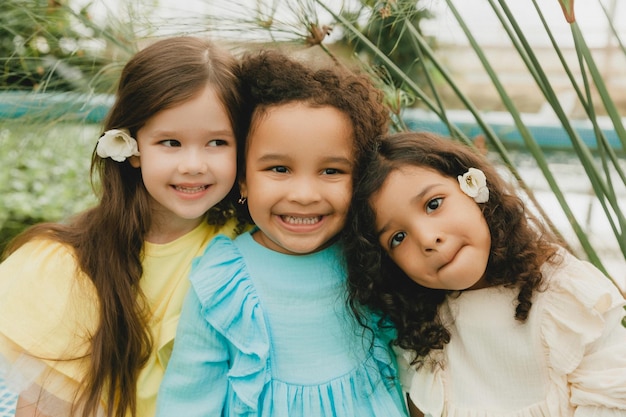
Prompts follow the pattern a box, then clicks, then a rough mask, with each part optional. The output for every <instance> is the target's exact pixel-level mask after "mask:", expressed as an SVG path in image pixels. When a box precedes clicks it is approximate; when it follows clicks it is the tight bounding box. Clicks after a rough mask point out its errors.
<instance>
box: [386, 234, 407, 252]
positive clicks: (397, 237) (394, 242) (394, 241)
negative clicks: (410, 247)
mask: <svg viewBox="0 0 626 417" xmlns="http://www.w3.org/2000/svg"><path fill="white" fill-rule="evenodd" d="M405 237H406V233H405V232H398V233H396V234H394V235H393V236H391V240H390V241H389V248H390V249H393V248H396V247H398V245H400V243H402V241H403V240H404V238H405Z"/></svg>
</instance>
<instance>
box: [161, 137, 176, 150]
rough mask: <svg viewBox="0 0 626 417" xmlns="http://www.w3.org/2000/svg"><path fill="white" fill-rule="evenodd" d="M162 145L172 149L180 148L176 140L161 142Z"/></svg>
mask: <svg viewBox="0 0 626 417" xmlns="http://www.w3.org/2000/svg"><path fill="white" fill-rule="evenodd" d="M161 144H162V145H164V146H167V147H170V148H174V147H178V146H180V142H179V141H177V140H176V139H165V140H162V141H161Z"/></svg>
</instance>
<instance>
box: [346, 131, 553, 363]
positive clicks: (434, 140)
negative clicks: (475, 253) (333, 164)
mask: <svg viewBox="0 0 626 417" xmlns="http://www.w3.org/2000/svg"><path fill="white" fill-rule="evenodd" d="M403 166H418V167H426V168H429V169H434V170H436V171H437V172H439V173H441V174H442V175H445V176H448V177H452V178H457V176H459V175H463V173H465V172H466V171H467V170H468V169H469V168H470V167H473V168H477V169H480V170H482V171H483V172H484V173H485V175H486V177H487V184H488V187H489V201H487V202H486V203H482V204H480V207H481V210H482V213H483V215H484V216H485V219H486V221H487V224H488V227H489V231H490V233H491V251H490V255H489V259H488V262H487V267H486V280H487V282H488V283H489V284H490V285H503V286H507V287H514V288H517V289H518V290H519V292H518V296H517V306H516V311H515V318H516V319H517V320H519V321H522V322H523V321H525V320H526V319H527V318H528V314H529V311H530V308H531V306H532V298H533V294H534V292H535V291H538V290H541V288H542V284H543V281H542V274H541V270H540V268H541V266H542V265H543V264H544V263H545V262H546V261H549V260H552V259H554V258H555V254H556V251H557V246H556V245H555V243H557V240H556V238H555V237H554V236H553V235H552V234H550V233H549V232H548V230H547V229H546V228H545V227H544V226H543V225H542V224H541V223H540V222H539V221H538V220H537V219H536V218H535V217H533V216H532V215H531V213H529V212H528V211H527V210H526V209H525V207H524V204H523V202H522V201H521V199H520V198H519V197H518V196H517V195H516V193H515V190H514V188H513V187H512V186H511V185H510V184H508V183H507V182H505V181H504V180H503V179H502V178H501V177H500V175H499V174H498V172H497V170H496V168H495V166H493V165H492V164H491V163H490V162H489V161H488V160H487V158H485V157H484V156H483V155H480V154H479V153H478V152H476V151H475V150H474V149H473V148H471V147H469V146H466V145H464V144H462V143H459V142H457V141H454V140H452V139H449V138H445V137H441V136H438V135H435V134H432V133H425V132H419V133H418V132H404V133H396V134H390V135H387V136H384V137H381V138H379V140H378V141H377V143H376V144H375V146H373V147H372V148H371V149H370V151H369V152H368V153H366V155H365V156H364V159H363V161H362V163H361V169H360V172H359V173H357V177H358V178H359V180H358V181H357V183H356V184H355V189H354V195H353V200H352V204H351V208H350V213H349V214H348V224H347V226H346V230H345V231H344V236H343V238H344V241H345V245H344V248H345V253H346V259H347V264H348V284H349V303H350V306H351V308H352V310H353V311H354V313H355V314H356V315H357V317H364V316H365V315H366V313H365V310H364V309H365V308H367V309H373V310H375V311H378V312H380V313H382V316H383V319H385V320H390V321H391V322H392V323H393V325H394V326H395V327H396V329H397V340H396V341H395V343H396V344H397V345H398V346H400V347H401V348H404V349H409V350H412V351H414V352H415V355H416V356H415V360H414V364H420V363H422V361H423V360H424V358H425V356H426V355H428V353H429V352H430V351H431V350H433V349H442V348H443V347H444V345H445V344H446V343H448V342H449V341H450V333H449V331H448V330H447V329H446V327H445V326H444V325H443V323H442V322H441V321H440V319H439V316H438V308H439V306H440V305H441V304H442V303H443V301H444V299H445V298H446V296H447V295H448V294H449V293H450V292H451V291H448V290H440V289H431V288H425V287H423V286H421V285H419V284H417V283H416V282H414V281H413V280H411V279H410V278H409V277H408V276H407V275H406V274H405V273H404V272H403V271H402V270H401V269H400V268H399V267H398V266H397V265H396V264H394V262H393V261H392V260H391V259H390V257H389V256H388V255H387V253H386V252H385V251H384V249H383V248H382V247H381V245H380V244H379V241H378V235H377V232H376V229H375V224H376V222H375V220H376V218H375V213H374V211H373V208H372V206H371V203H370V199H371V197H372V195H373V194H374V193H376V192H377V191H378V190H380V188H381V187H382V186H383V183H384V182H385V179H386V178H387V177H388V175H389V174H390V173H391V172H393V171H394V170H397V169H399V168H401V167H403ZM399 209H401V208H399Z"/></svg>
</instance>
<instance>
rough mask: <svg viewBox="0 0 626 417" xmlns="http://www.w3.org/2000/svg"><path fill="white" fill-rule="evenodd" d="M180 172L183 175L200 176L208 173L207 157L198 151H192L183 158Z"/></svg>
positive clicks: (179, 168) (179, 165)
mask: <svg viewBox="0 0 626 417" xmlns="http://www.w3.org/2000/svg"><path fill="white" fill-rule="evenodd" d="M181 158H182V159H181V161H180V163H179V164H178V170H179V172H180V173H181V174H189V175H198V174H204V173H205V172H207V169H208V163H207V160H206V157H205V156H204V155H203V154H202V152H199V151H197V150H193V149H190V150H188V151H187V152H184V154H183V155H182V156H181Z"/></svg>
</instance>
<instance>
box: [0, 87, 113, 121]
mask: <svg viewBox="0 0 626 417" xmlns="http://www.w3.org/2000/svg"><path fill="white" fill-rule="evenodd" d="M113 99H114V97H113V96H111V95H108V94H92V95H90V94H82V93H73V92H51V93H47V92H46V93H33V92H28V91H8V92H2V93H0V119H17V118H19V117H22V116H26V115H28V117H29V122H31V121H32V122H37V121H48V120H62V121H71V122H83V123H84V122H87V123H100V122H102V120H104V118H105V117H106V114H107V112H108V111H109V108H110V107H111V106H112V105H113Z"/></svg>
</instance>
